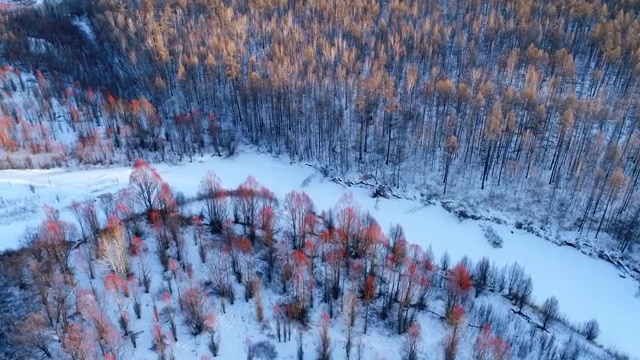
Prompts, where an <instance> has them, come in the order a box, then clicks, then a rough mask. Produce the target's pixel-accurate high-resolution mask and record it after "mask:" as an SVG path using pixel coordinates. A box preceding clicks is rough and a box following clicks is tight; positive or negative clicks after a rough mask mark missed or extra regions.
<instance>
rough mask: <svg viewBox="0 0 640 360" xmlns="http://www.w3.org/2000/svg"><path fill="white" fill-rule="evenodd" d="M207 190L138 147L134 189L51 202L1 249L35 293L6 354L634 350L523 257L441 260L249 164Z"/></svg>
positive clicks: (512, 355) (347, 206) (573, 355)
mask: <svg viewBox="0 0 640 360" xmlns="http://www.w3.org/2000/svg"><path fill="white" fill-rule="evenodd" d="M198 189H199V190H198V193H197V195H195V196H192V197H186V196H181V195H180V192H178V191H174V190H172V189H171V188H170V187H169V185H168V184H167V183H166V182H165V181H164V180H163V179H162V177H161V176H160V175H159V174H158V172H157V171H156V170H155V169H154V168H153V167H152V166H150V165H149V164H148V163H146V162H145V161H143V160H138V161H136V162H135V164H134V166H133V168H132V171H131V174H130V177H129V183H128V186H127V187H125V188H123V189H122V190H120V191H118V192H117V193H104V194H102V195H100V196H98V197H97V198H94V199H88V200H86V201H82V202H73V203H72V204H71V206H70V210H71V213H72V214H73V220H67V219H65V218H63V217H62V216H60V213H59V212H58V211H57V210H55V209H53V208H49V209H48V210H47V214H46V217H45V218H44V219H43V220H42V222H41V223H40V225H39V226H37V227H35V228H33V229H31V230H30V231H28V232H27V233H26V234H25V239H24V241H25V245H28V246H27V247H25V248H24V249H22V250H20V251H14V252H10V253H5V254H3V255H2V261H0V266H2V269H3V274H4V276H3V277H1V278H0V279H1V280H2V281H5V282H6V283H5V284H4V286H2V287H1V288H0V290H2V291H6V290H7V289H12V290H10V291H13V292H14V294H13V295H12V296H7V297H6V298H10V297H16V296H18V297H22V298H24V299H25V300H23V301H24V302H23V305H22V306H20V307H18V308H13V309H11V308H6V307H5V308H4V309H3V316H2V317H0V329H1V330H2V334H4V335H3V336H0V350H2V352H0V355H3V356H4V358H7V359H38V358H42V359H71V360H92V359H107V360H128V359H159V360H171V359H185V358H189V359H202V360H206V359H212V358H217V357H220V358H223V359H240V358H244V357H245V356H246V358H247V359H248V360H252V359H253V360H258V359H268V360H274V359H276V358H278V351H277V350H276V346H277V347H278V349H280V350H282V349H288V350H289V352H288V353H287V355H289V357H285V358H295V359H298V360H304V359H320V360H329V359H358V360H361V359H373V358H378V356H376V357H374V356H373V353H372V352H371V348H372V347H373V348H375V346H376V343H375V341H379V340H375V339H378V337H379V336H382V339H384V340H383V341H382V343H385V344H387V346H392V347H391V349H393V354H398V355H400V356H401V358H402V359H406V360H418V359H427V358H429V359H431V358H436V359H444V360H455V359H474V360H506V359H537V360H540V359H545V360H546V359H548V360H559V359H567V360H578V359H602V360H614V359H628V356H626V355H624V354H623V353H621V352H618V351H616V350H615V349H611V348H605V347H604V346H603V345H601V344H599V343H598V342H597V338H598V335H599V333H600V330H599V325H598V322H597V321H596V320H591V321H588V322H586V323H581V324H575V323H571V322H570V321H568V320H567V319H566V318H565V317H564V316H563V315H562V312H561V308H560V304H559V302H558V300H557V299H556V298H555V297H553V296H552V297H550V298H548V299H546V300H544V302H543V303H541V304H535V303H533V302H532V298H531V294H532V290H533V281H532V279H531V277H530V276H529V275H528V274H527V273H526V272H525V270H524V268H523V267H522V266H520V265H519V264H518V263H514V264H511V265H505V266H502V267H500V266H497V265H495V264H493V263H491V262H490V260H489V259H488V258H487V257H483V258H481V259H479V260H478V261H477V262H475V263H474V262H473V261H472V260H470V259H469V258H467V257H464V258H462V259H460V260H459V261H457V260H454V259H451V258H450V257H449V255H448V254H447V253H444V254H443V256H442V257H441V258H440V259H436V258H435V257H434V254H433V252H432V251H431V249H430V247H426V248H422V247H420V246H419V245H417V244H412V243H410V242H409V240H408V239H407V238H406V237H405V234H404V231H403V228H402V226H401V225H399V224H396V225H392V226H391V228H390V229H388V230H387V231H384V230H383V229H381V227H380V225H379V224H378V222H377V221H376V220H375V219H374V218H373V217H372V216H371V215H370V214H369V213H368V212H366V211H364V210H363V209H362V208H361V207H360V205H359V204H358V203H357V201H355V199H354V197H353V196H352V195H351V194H349V193H346V194H345V195H343V196H342V197H341V198H340V200H339V201H338V203H337V204H336V205H335V206H334V207H333V208H331V209H324V210H322V209H317V208H316V207H315V205H314V202H313V201H312V200H311V198H310V197H309V195H307V194H306V193H305V192H303V191H290V192H289V193H287V194H286V196H284V198H277V197H276V196H275V195H274V194H273V192H271V190H269V189H268V188H266V187H265V186H263V185H261V184H260V183H259V182H258V181H257V180H256V179H255V178H253V177H251V176H249V177H248V178H247V179H246V180H245V181H244V182H242V183H241V184H240V185H239V186H238V187H236V188H225V187H224V186H223V184H222V183H221V182H220V180H219V178H218V177H217V176H216V174H215V173H214V172H213V171H209V172H208V173H207V174H206V175H205V176H204V177H203V178H202V179H200V181H199V187H198ZM76 239H79V240H76ZM16 294H17V295H16ZM27 299H28V300H27ZM26 304H31V306H26ZM0 306H5V305H4V304H3V303H0ZM238 327H240V328H244V329H248V332H247V331H245V332H244V333H243V332H242V330H241V331H240V332H239V331H238V329H237V328H238ZM292 333H294V337H293V340H292ZM523 334H524V335H525V336H523ZM242 336H247V338H246V339H242V338H239V337H242ZM261 339H264V340H261ZM243 340H244V341H243ZM289 342H294V343H293V344H291V345H287V343H289ZM274 344H277V345H274ZM239 346H240V348H239ZM234 351H236V352H234ZM237 351H240V353H238V352H237ZM387 351H388V350H387ZM379 355H382V356H384V358H393V359H395V358H398V357H394V356H393V355H392V354H385V353H383V354H379ZM285 356H286V355H285ZM387 356H390V357H387Z"/></svg>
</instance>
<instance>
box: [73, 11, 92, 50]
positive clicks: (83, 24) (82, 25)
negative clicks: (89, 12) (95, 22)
mask: <svg viewBox="0 0 640 360" xmlns="http://www.w3.org/2000/svg"><path fill="white" fill-rule="evenodd" d="M73 24H74V25H75V26H77V27H78V29H80V30H82V32H83V33H84V34H85V35H86V36H87V38H88V39H89V40H91V41H92V42H94V43H95V42H96V34H95V33H94V32H93V28H92V27H91V24H90V23H89V18H88V17H87V16H86V15H83V16H77V17H75V18H73Z"/></svg>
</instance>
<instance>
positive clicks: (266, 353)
mask: <svg viewBox="0 0 640 360" xmlns="http://www.w3.org/2000/svg"><path fill="white" fill-rule="evenodd" d="M277 358H278V351H276V347H275V346H273V344H272V343H270V342H268V341H259V342H257V343H255V344H251V345H249V350H248V351H247V360H275V359H277Z"/></svg>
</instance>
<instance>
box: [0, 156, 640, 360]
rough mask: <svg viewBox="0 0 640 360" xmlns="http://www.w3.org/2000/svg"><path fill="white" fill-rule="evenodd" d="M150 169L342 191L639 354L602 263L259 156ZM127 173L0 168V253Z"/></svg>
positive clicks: (639, 311) (174, 175)
mask: <svg viewBox="0 0 640 360" xmlns="http://www.w3.org/2000/svg"><path fill="white" fill-rule="evenodd" d="M156 169H157V170H158V173H159V174H160V176H161V177H162V178H163V179H164V181H166V182H167V183H169V185H171V187H172V188H173V189H175V191H180V192H183V193H184V194H185V195H186V196H193V195H195V194H196V192H197V189H198V184H199V181H200V179H201V178H203V177H204V175H205V174H206V173H207V172H208V171H209V170H213V171H215V173H216V174H217V175H218V176H219V177H220V179H221V181H222V184H223V186H225V187H227V188H233V187H236V186H237V185H239V184H240V183H241V182H242V181H244V180H245V179H246V178H247V176H249V175H253V176H254V177H255V178H256V179H258V181H259V182H260V183H261V184H263V185H265V186H266V187H268V188H269V189H270V190H271V191H273V192H274V193H275V195H276V196H277V197H279V198H282V197H284V195H285V194H286V193H288V192H289V191H291V190H295V189H302V190H304V191H305V192H306V193H308V194H309V195H310V196H311V198H312V199H313V201H314V203H315V205H316V208H318V209H329V208H332V207H333V206H334V205H335V204H336V203H337V202H338V200H339V199H340V197H341V196H342V195H343V194H344V193H345V192H351V193H352V194H353V196H354V199H355V200H356V201H357V202H358V203H359V205H360V206H361V207H362V209H363V210H368V211H369V212H370V213H371V215H373V216H374V217H375V218H376V219H377V220H378V222H379V223H380V225H381V227H382V228H383V229H384V230H386V229H388V228H389V227H390V225H391V224H401V225H402V226H403V227H404V230H405V233H406V236H407V239H408V240H409V241H410V242H412V243H417V244H420V245H421V246H422V247H423V248H427V247H429V246H431V247H432V249H433V252H434V254H435V255H436V258H439V257H440V255H442V254H443V253H444V252H445V251H448V252H449V254H451V256H452V258H453V261H454V262H455V261H457V260H459V259H460V258H461V257H463V256H465V255H466V256H469V257H470V258H472V259H474V260H477V259H480V258H481V257H482V256H485V255H486V256H488V257H489V258H490V259H491V260H492V261H494V262H495V263H496V264H498V265H502V264H508V263H513V262H518V263H520V264H521V265H523V266H524V267H525V270H526V271H527V272H528V273H529V274H530V275H531V277H532V278H533V283H534V290H533V298H534V302H535V303H537V304H541V303H542V302H543V301H544V299H546V298H547V297H549V296H552V295H554V296H556V297H557V298H558V300H559V302H560V307H561V311H562V312H563V313H565V314H566V315H567V316H568V318H569V320H570V321H572V322H584V321H587V320H589V319H591V318H596V319H598V321H599V322H600V325H601V330H602V335H601V337H600V339H599V342H601V343H603V344H605V345H607V346H610V345H612V346H615V347H616V348H618V349H620V350H622V351H625V352H628V353H631V354H633V355H635V356H636V357H637V356H640V344H639V343H638V342H637V340H636V335H637V334H638V333H640V323H638V322H637V321H634V319H639V318H640V300H639V299H638V298H636V297H635V294H636V291H637V283H636V282H635V281H633V280H631V279H627V278H622V277H620V275H619V271H618V270H617V269H616V268H615V267H614V266H612V265H610V264H608V263H606V262H603V261H600V260H597V259H593V258H589V257H587V256H585V255H583V254H580V253H579V252H577V251H574V250H571V249H569V248H563V247H558V246H555V245H554V244H552V243H550V242H547V241H543V240H542V239H540V238H537V237H536V236H534V235H531V234H528V233H525V232H523V231H520V230H517V229H515V228H511V227H509V226H506V225H494V226H495V229H496V231H497V232H498V233H499V234H500V235H501V236H502V237H503V239H504V245H503V247H502V248H501V249H494V248H492V247H491V246H490V245H489V243H488V242H487V241H486V239H485V237H484V235H483V231H482V226H484V225H486V224H485V223H483V222H480V221H472V220H466V221H462V222H461V221H460V220H458V219H457V218H456V217H454V216H453V215H451V214H450V213H448V212H447V211H446V210H444V209H443V208H442V207H440V206H438V205H426V206H425V205H422V204H420V203H419V202H417V201H410V200H403V199H393V200H385V199H379V200H377V199H373V198H371V196H370V192H369V191H368V190H367V189H362V188H346V187H344V186H342V185H339V184H336V183H335V182H332V181H330V180H328V179H326V178H323V177H322V176H321V175H320V174H319V173H318V172H316V171H315V170H314V169H313V168H311V167H307V166H303V165H298V164H290V163H289V162H287V161H284V160H281V159H274V158H272V157H269V156H266V155H260V154H243V155H240V156H237V157H235V158H230V159H223V158H206V159H200V160H199V161H197V162H193V163H182V164H178V165H167V164H162V165H158V166H156ZM130 171H131V170H130V168H124V167H122V168H101V169H89V170H64V169H54V170H25V171H17V170H4V171H1V172H0V204H1V205H2V206H0V212H1V213H0V219H1V220H0V233H1V234H3V235H2V239H1V241H2V243H1V245H0V247H1V248H4V249H8V248H15V247H17V246H18V245H19V243H18V242H17V239H18V238H19V237H20V235H21V234H22V232H23V231H24V228H25V227H26V226H30V225H35V224H37V223H38V222H39V221H40V220H41V219H42V217H43V212H42V211H43V206H44V205H45V204H49V205H51V206H53V207H55V208H57V209H61V216H62V217H63V218H67V219H70V220H72V219H73V217H72V215H71V213H70V212H69V211H67V210H64V209H65V208H66V207H68V205H69V204H70V202H71V201H72V200H78V201H80V200H83V199H89V198H95V197H96V196H98V195H99V194H101V193H105V192H114V191H117V190H118V189H121V188H124V187H126V186H127V184H128V178H129V174H130Z"/></svg>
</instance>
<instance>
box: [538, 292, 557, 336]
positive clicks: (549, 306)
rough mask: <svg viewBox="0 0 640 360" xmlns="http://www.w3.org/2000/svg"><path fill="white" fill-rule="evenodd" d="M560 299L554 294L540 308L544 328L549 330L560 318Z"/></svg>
mask: <svg viewBox="0 0 640 360" xmlns="http://www.w3.org/2000/svg"><path fill="white" fill-rule="evenodd" d="M559 312H560V310H559V306H558V299H556V297H555V296H552V297H550V298H548V299H547V300H545V301H544V303H543V304H542V308H541V309H540V317H541V319H542V325H541V327H542V330H547V329H548V328H549V326H551V325H553V324H554V323H555V322H556V321H557V320H558V315H559Z"/></svg>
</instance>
